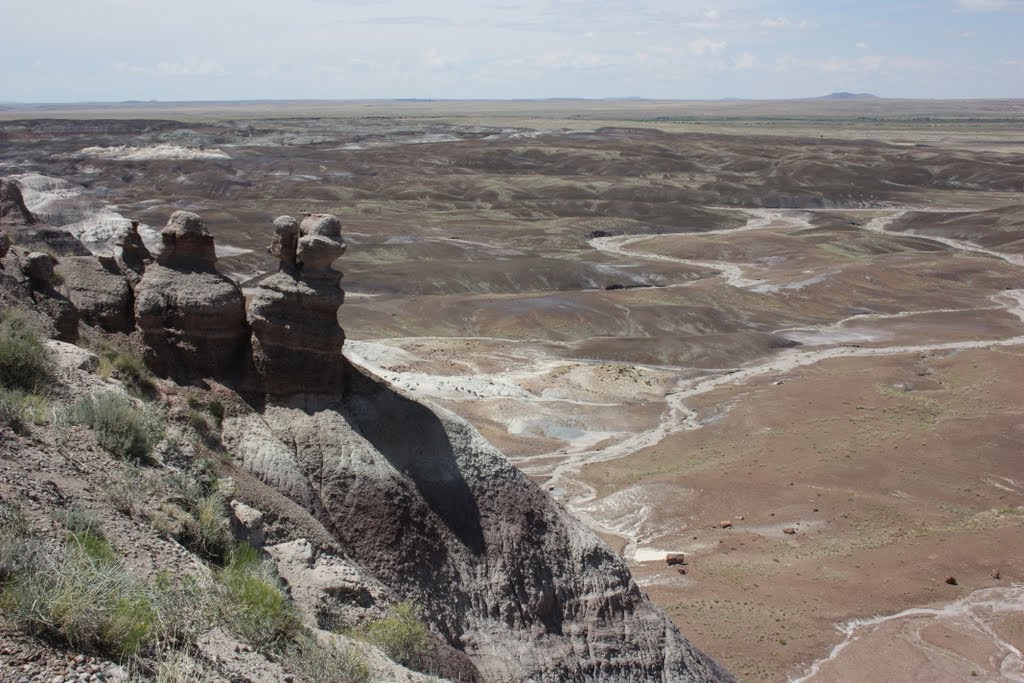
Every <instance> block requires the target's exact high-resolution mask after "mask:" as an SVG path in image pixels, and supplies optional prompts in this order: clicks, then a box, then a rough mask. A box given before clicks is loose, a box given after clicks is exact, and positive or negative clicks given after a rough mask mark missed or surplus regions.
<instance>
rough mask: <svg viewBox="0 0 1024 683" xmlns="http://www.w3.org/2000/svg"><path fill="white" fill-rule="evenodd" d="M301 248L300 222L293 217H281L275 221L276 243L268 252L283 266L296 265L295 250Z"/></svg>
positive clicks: (273, 243) (272, 243)
mask: <svg viewBox="0 0 1024 683" xmlns="http://www.w3.org/2000/svg"><path fill="white" fill-rule="evenodd" d="M298 246H299V222H298V221H297V220H295V219H294V218H292V217H291V216H279V217H278V218H276V219H275V220H274V241H273V242H271V244H270V246H269V247H267V252H268V253H269V254H270V255H271V256H274V257H276V258H278V259H280V261H281V263H282V265H285V266H294V265H295V250H296V249H297V248H298Z"/></svg>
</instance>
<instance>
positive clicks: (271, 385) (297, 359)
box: [249, 214, 347, 395]
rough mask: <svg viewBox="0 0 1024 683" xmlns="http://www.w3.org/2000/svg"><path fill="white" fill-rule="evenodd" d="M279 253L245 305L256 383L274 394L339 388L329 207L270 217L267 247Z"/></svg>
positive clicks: (336, 247) (335, 237)
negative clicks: (296, 215)
mask: <svg viewBox="0 0 1024 683" xmlns="http://www.w3.org/2000/svg"><path fill="white" fill-rule="evenodd" d="M267 250H268V251H269V252H270V253H271V254H272V255H274V256H276V257H277V258H279V259H280V261H281V262H280V267H279V270H278V272H277V273H274V274H273V275H271V276H269V277H267V278H265V279H264V280H263V281H262V282H261V283H260V285H259V287H258V288H257V290H256V293H255V294H254V295H253V297H252V302H251V303H250V305H249V323H250V324H251V325H252V358H253V364H254V366H255V368H256V371H257V373H258V375H259V378H260V382H261V384H262V385H263V386H264V387H265V389H266V391H267V393H269V394H274V395H285V394H297V393H309V394H318V393H334V394H341V393H343V392H344V390H345V374H346V367H347V365H346V361H345V359H344V357H343V356H342V354H341V347H342V344H344V343H345V332H344V330H342V328H341V327H340V326H339V325H338V307H339V306H341V304H342V303H343V302H344V300H345V292H344V291H343V290H342V289H341V287H340V282H341V277H342V274H341V273H340V272H338V271H336V270H334V269H333V268H332V267H331V265H332V264H333V263H334V262H335V261H336V260H337V259H338V257H340V256H341V255H342V254H344V253H345V241H344V240H343V239H342V237H341V221H339V220H338V218H337V217H336V216H331V215H329V214H314V215H311V216H307V217H306V218H304V219H303V221H302V223H299V222H298V221H296V220H295V219H294V218H292V217H291V216H281V217H280V218H278V219H277V220H275V221H274V240H273V243H272V244H271V245H270V247H268V249H267Z"/></svg>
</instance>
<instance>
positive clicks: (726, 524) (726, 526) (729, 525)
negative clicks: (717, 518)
mask: <svg viewBox="0 0 1024 683" xmlns="http://www.w3.org/2000/svg"><path fill="white" fill-rule="evenodd" d="M719 526H721V527H722V528H723V529H731V528H732V522H730V521H729V520H727V519H726V520H722V522H720V523H719Z"/></svg>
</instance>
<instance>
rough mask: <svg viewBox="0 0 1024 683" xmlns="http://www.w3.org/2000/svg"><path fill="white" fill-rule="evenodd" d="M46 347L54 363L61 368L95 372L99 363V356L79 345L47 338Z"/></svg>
mask: <svg viewBox="0 0 1024 683" xmlns="http://www.w3.org/2000/svg"><path fill="white" fill-rule="evenodd" d="M46 348H47V349H48V350H49V351H50V357H51V358H52V359H53V362H54V363H55V364H56V365H59V366H60V367H63V368H74V369H76V370H84V371H85V372H95V371H96V368H98V367H99V365H100V359H99V357H98V356H97V355H96V354H95V353H93V352H92V351H90V350H88V349H83V348H82V347H81V346H75V345H74V344H68V343H66V342H62V341H57V340H56V339H47V340H46Z"/></svg>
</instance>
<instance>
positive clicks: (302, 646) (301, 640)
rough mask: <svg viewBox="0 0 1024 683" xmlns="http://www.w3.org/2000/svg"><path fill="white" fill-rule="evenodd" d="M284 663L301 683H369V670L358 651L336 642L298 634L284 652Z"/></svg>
mask: <svg viewBox="0 0 1024 683" xmlns="http://www.w3.org/2000/svg"><path fill="white" fill-rule="evenodd" d="M284 660H285V664H286V665H287V666H288V668H289V669H290V670H292V671H294V672H295V673H297V674H298V675H299V678H300V679H301V680H302V681H304V683H369V681H370V668H369V666H367V664H366V658H365V657H364V656H363V654H362V653H361V652H359V651H358V650H356V649H355V648H352V647H342V646H339V645H337V644H335V643H321V642H319V641H317V639H316V638H314V637H313V636H312V635H311V634H309V633H302V634H300V635H299V636H298V637H297V638H296V639H295V640H294V641H293V642H292V643H291V644H290V645H289V646H288V647H287V649H286V650H285V654H284Z"/></svg>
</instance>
